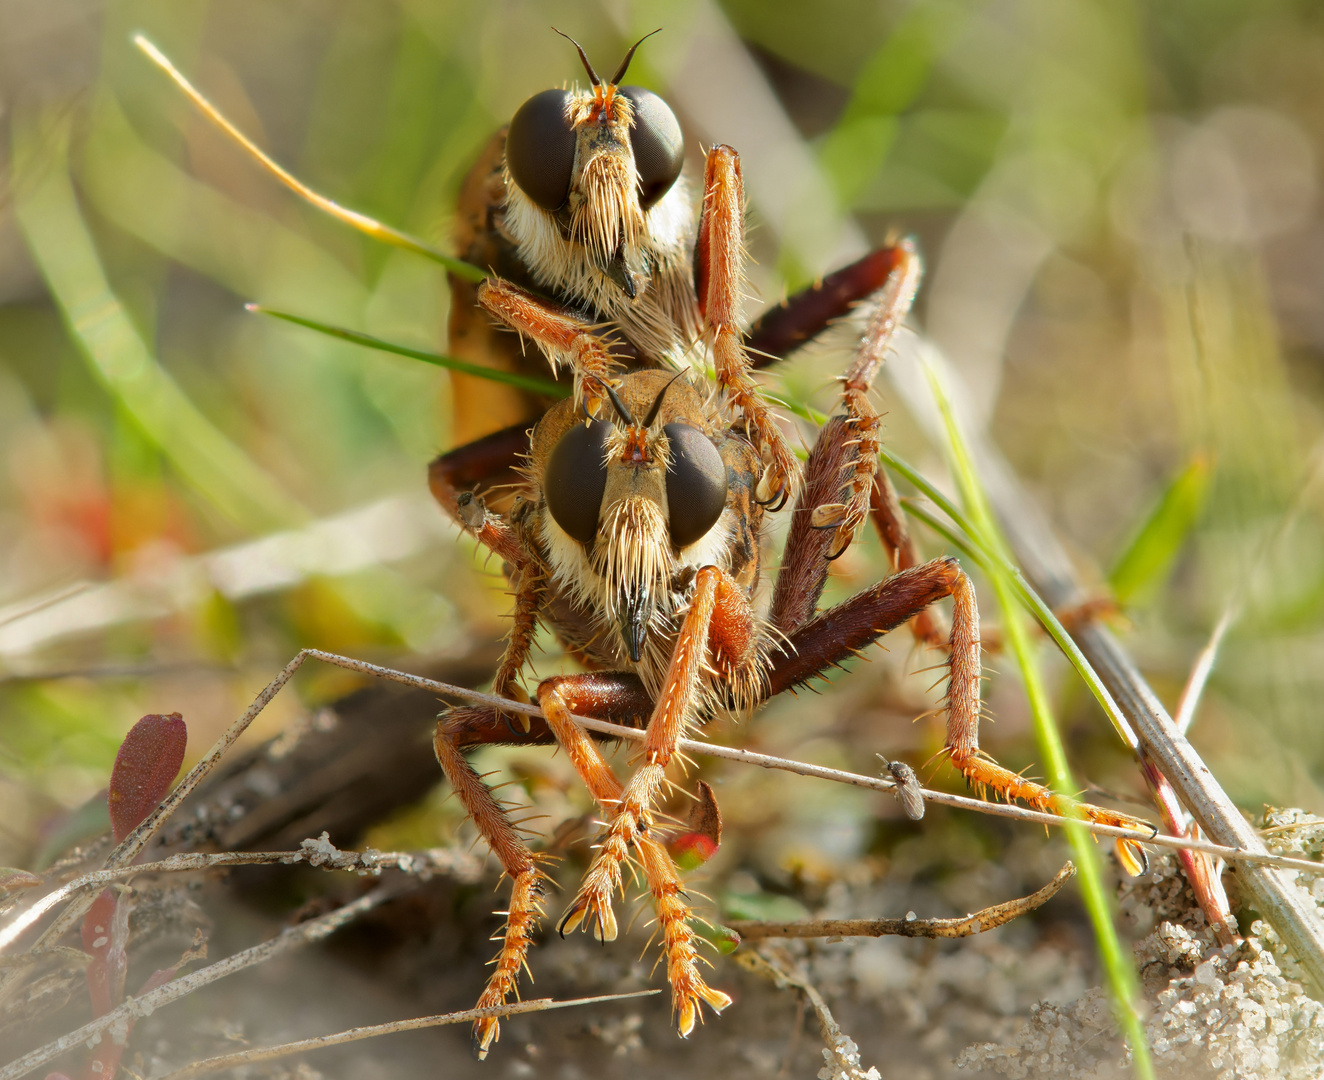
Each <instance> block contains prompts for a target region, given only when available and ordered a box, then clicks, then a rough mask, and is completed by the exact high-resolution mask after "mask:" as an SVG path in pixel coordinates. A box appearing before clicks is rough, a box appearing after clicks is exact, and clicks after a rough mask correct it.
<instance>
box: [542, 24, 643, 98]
mask: <svg viewBox="0 0 1324 1080" xmlns="http://www.w3.org/2000/svg"><path fill="white" fill-rule="evenodd" d="M552 30H553V32H555V33H557V34H560V35H561V36H562V37H563V38H565V39H566V41H568V42H570V44H571V45H573V46H574V47H575V49H576V51H577V52H578V53H579V62H580V63H581V64H583V65H584V70H585V71H587V72H588V81H589V82H591V83H592V84H593V85H594V86H601V85H602V80H601V79H599V78H598V73H597V72H596V71H594V70H593V65H592V64H590V63H589V62H588V57H587V56H585V55H584V49H583V47H582V46H581V45H580V44H579V42H577V41H576V40H575V39H574V38H572V37H571V36H570V35H569V34H566V33H563V32H562V31H560V30H557V29H556V27H555V26H553V27H552ZM653 32H654V33H657V31H656V30H655V31H653ZM635 48H638V46H635ZM630 52H631V53H633V52H634V49H631V50H630ZM626 61H627V62H628V61H629V57H628V56H627V57H626ZM622 70H624V69H622Z"/></svg>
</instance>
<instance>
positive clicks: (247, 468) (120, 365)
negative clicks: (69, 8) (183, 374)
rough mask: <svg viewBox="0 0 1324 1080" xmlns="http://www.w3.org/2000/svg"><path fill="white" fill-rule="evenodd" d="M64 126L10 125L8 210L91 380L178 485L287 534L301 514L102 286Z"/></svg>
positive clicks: (35, 121) (253, 524)
mask: <svg viewBox="0 0 1324 1080" xmlns="http://www.w3.org/2000/svg"><path fill="white" fill-rule="evenodd" d="M71 125H72V116H71V115H70V114H68V113H63V114H61V113H59V112H57V111H55V110H47V111H46V112H45V113H42V114H40V115H36V114H33V113H25V112H19V113H16V114H15V116H14V118H13V153H14V177H13V184H12V189H13V192H14V210H15V214H16V217H17V219H18V222H19V225H20V227H21V228H22V230H23V234H24V236H25V237H26V239H27V242H28V247H29V249H30V250H31V252H32V256H33V259H34V260H35V261H36V263H37V266H38V268H39V269H40V270H41V273H42V276H43V277H44V278H45V279H46V283H47V285H48V286H49V287H50V290H51V294H52V295H53V296H54V297H55V300H56V303H57V304H58V305H59V307H60V312H61V314H62V316H63V318H64V321H65V323H66V325H67V326H68V328H69V333H70V336H71V337H72V339H73V341H74V343H75V344H76V345H77V347H78V350H79V352H80V353H81V354H82V356H83V357H84V359H85V360H86V361H87V364H88V367H89V368H90V369H91V371H92V374H93V376H94V377H95V378H96V379H97V380H98V381H99V382H100V383H101V385H102V386H104V387H105V389H106V391H107V392H108V393H109V394H110V395H111V396H112V397H113V398H114V399H115V400H116V401H117V402H118V403H119V404H120V405H121V406H122V407H123V409H124V410H125V412H126V413H127V414H128V415H129V416H131V417H132V418H133V421H134V423H136V424H137V425H138V426H139V428H140V429H141V430H142V432H143V434H144V435H145V436H146V438H147V439H149V440H150V441H151V442H152V443H153V444H154V445H155V446H157V447H158V448H159V449H160V451H161V453H162V455H163V456H164V457H165V458H166V460H168V461H169V462H170V464H171V465H172V466H173V467H174V468H175V469H176V470H177V471H178V473H179V474H180V476H181V477H183V478H184V480H185V481H186V482H187V483H188V484H190V485H191V486H192V487H193V488H194V489H196V490H197V491H198V492H199V493H200V494H201V495H202V496H203V497H204V498H206V499H207V501H208V502H210V503H211V504H212V505H213V506H215V507H216V508H217V509H218V510H219V511H220V512H221V513H222V514H224V515H225V517H227V518H228V519H229V520H231V521H233V522H234V523H235V524H237V525H239V526H240V527H241V528H243V529H245V530H247V531H249V532H255V533H256V532H266V531H269V530H271V529H274V528H283V527H287V526H289V525H292V524H295V523H297V522H298V521H300V520H302V519H303V518H305V517H306V516H307V514H306V512H305V511H304V510H303V508H302V507H300V506H299V504H298V503H297V502H296V501H295V500H294V499H293V498H292V497H291V496H290V495H289V494H288V493H287V492H285V491H284V490H283V489H282V488H281V486H280V484H278V483H277V482H276V480H275V479H274V478H273V477H272V476H270V475H269V474H268V473H267V472H266V471H265V470H264V469H262V468H261V467H260V466H259V465H257V463H255V462H254V461H253V460H252V459H251V458H250V457H249V456H248V455H247V454H246V453H244V451H243V450H242V449H240V448H239V447H238V446H236V445H235V444H234V443H233V442H231V441H230V439H229V438H227V437H226V436H225V435H224V434H222V433H221V432H220V431H219V430H218V429H217V428H216V427H215V426H214V425H213V424H212V422H211V421H210V420H208V419H207V417H206V416H204V415H203V413H202V412H201V410H199V409H198V407H197V406H196V405H194V403H193V402H192V400H191V399H190V398H189V397H188V395H187V394H185V393H184V391H183V390H182V389H181V388H180V386H179V384H178V383H176V382H175V380H174V379H173V378H171V376H170V374H169V373H168V372H167V371H166V370H165V369H164V368H162V367H161V365H160V364H158V363H157V361H156V358H155V357H154V356H153V355H152V352H151V350H150V349H149V348H148V346H147V344H146V343H145V342H144V341H143V339H142V337H141V336H140V335H139V334H138V331H137V330H136V329H135V328H134V326H133V322H132V320H130V318H129V316H128V314H127V312H126V311H125V310H124V307H123V305H122V304H121V303H120V301H119V298H118V297H117V296H116V295H115V293H114V291H113V290H112V289H111V287H110V283H109V282H108V281H107V280H106V275H105V272H104V271H103V269H102V266H101V260H100V258H99V256H98V254H97V250H96V246H95V244H94V243H93V240H92V236H91V234H90V233H89V232H88V230H87V226H86V224H85V223H84V221H83V217H82V213H81V211H80V210H79V206H78V199H77V196H76V195H75V194H74V189H73V184H72V183H71V182H70V179H69V170H68V153H69V134H70V128H71Z"/></svg>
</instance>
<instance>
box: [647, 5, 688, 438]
mask: <svg viewBox="0 0 1324 1080" xmlns="http://www.w3.org/2000/svg"><path fill="white" fill-rule="evenodd" d="M653 33H655V34H656V33H657V31H656V30H654V31H653ZM684 374H685V372H683V371H678V372H676V374H675V375H673V376H672V377H671V378H670V379H668V380H667V384H666V386H664V387H662V389H661V390H659V391H658V392H657V397H655V398H654V399H653V404H652V406H651V407H650V408H649V410H648V416H647V417H645V418H644V427H645V428H651V427H652V426H653V421H654V420H656V419H657V414H658V412H659V411H660V410H661V408H662V399H663V398H664V397H666V396H667V391H668V390H670V389H671V384H672V383H673V382H675V381H676V380H677V379H679V378H680V377H681V376H682V375H684Z"/></svg>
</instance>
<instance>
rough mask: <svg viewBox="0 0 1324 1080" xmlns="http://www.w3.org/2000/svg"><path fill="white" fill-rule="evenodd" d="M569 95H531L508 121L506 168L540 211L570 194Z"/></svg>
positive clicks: (572, 138)
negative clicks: (567, 112)
mask: <svg viewBox="0 0 1324 1080" xmlns="http://www.w3.org/2000/svg"><path fill="white" fill-rule="evenodd" d="M569 102H570V94H569V93H568V92H566V91H565V90H544V91H543V92H542V93H541V94H534V95H533V97H531V98H529V100H528V101H526V102H525V103H524V104H523V105H521V106H520V107H519V110H518V111H517V112H516V113H515V115H514V116H513V117H512V118H511V120H510V131H509V132H508V133H507V135H506V167H507V168H508V169H510V175H511V177H512V178H513V179H514V181H515V183H516V184H518V185H519V189H520V191H522V192H524V194H525V195H527V196H528V197H529V198H530V199H532V200H533V201H534V202H535V203H537V204H538V205H539V206H541V207H542V208H543V209H544V210H556V209H558V208H559V207H561V206H562V205H564V203H565V201H566V198H567V197H568V196H569V194H570V173H571V171H572V170H573V169H574V166H575V133H574V130H573V129H572V128H571V126H570V121H569V119H568V118H567V116H566V106H567V105H568V104H569Z"/></svg>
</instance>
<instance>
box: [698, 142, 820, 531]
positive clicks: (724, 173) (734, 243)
mask: <svg viewBox="0 0 1324 1080" xmlns="http://www.w3.org/2000/svg"><path fill="white" fill-rule="evenodd" d="M744 213H745V194H744V182H743V180H742V178H741V175H740V155H739V154H737V153H736V152H735V151H734V150H733V149H731V147H729V146H721V145H718V146H714V147H713V148H712V149H711V150H709V151H708V160H707V163H706V165H705V167H704V175H703V212H702V215H701V216H700V218H699V238H698V243H697V244H696V245H695V251H694V278H695V285H696V287H697V291H698V298H699V311H700V313H701V314H702V316H703V320H704V330H705V334H706V335H707V339H708V344H709V347H710V348H711V350H712V354H713V365H714V367H715V368H716V371H717V381H718V382H719V383H720V384H721V386H722V389H723V391H724V392H725V394H726V398H727V401H728V402H730V404H731V405H732V406H733V407H735V408H737V409H739V410H740V412H741V413H742V415H743V416H744V417H745V423H746V425H747V426H748V428H749V432H750V435H751V436H752V438H753V440H754V443H755V445H756V446H757V447H758V448H759V450H760V451H761V453H762V454H763V460H764V463H765V468H764V470H763V476H762V477H761V478H760V479H759V483H758V487H757V489H756V491H755V498H757V499H758V501H759V502H761V503H774V502H775V503H777V504H778V505H780V504H781V503H782V502H783V501H784V500H785V499H786V498H787V497H789V496H791V495H794V494H795V492H796V490H797V489H798V488H799V486H800V467H799V464H798V463H797V462H796V460H795V455H794V454H793V453H792V452H791V448H790V446H789V444H788V443H787V441H786V438H785V436H784V435H783V434H782V432H781V430H780V429H779V428H778V427H777V421H776V418H775V417H774V416H773V414H772V410H770V409H769V408H768V406H767V405H766V404H765V403H764V401H763V398H762V397H761V396H760V394H759V387H758V384H757V383H756V382H755V381H754V380H753V379H752V378H751V377H750V374H749V372H750V369H751V367H752V366H753V365H752V364H751V362H750V358H749V354H748V353H746V351H745V347H744V345H743V343H742V337H741V333H740V298H741V292H742V290H743V287H744V260H745V248H744V238H743V236H744Z"/></svg>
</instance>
